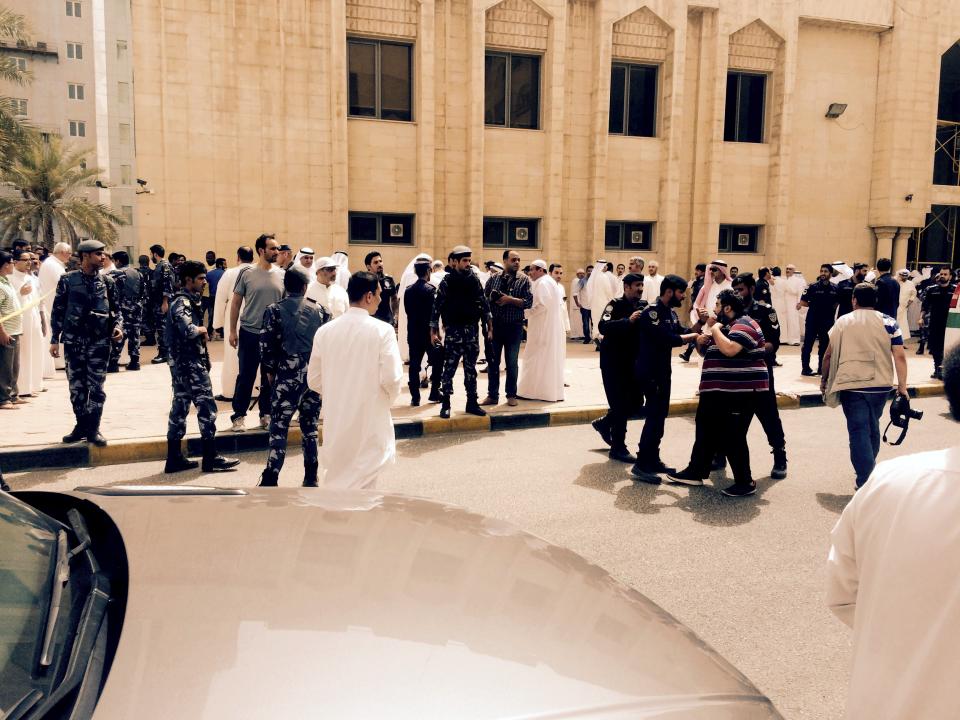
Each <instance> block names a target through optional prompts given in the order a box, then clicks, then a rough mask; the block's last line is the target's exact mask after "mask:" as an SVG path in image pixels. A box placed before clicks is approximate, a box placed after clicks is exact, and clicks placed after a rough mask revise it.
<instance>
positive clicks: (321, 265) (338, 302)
mask: <svg viewBox="0 0 960 720" xmlns="http://www.w3.org/2000/svg"><path fill="white" fill-rule="evenodd" d="M314 265H316V266H317V277H316V279H315V280H314V281H313V282H311V283H310V285H308V286H307V293H306V297H307V299H309V300H313V301H314V302H315V303H317V305H321V306H323V309H324V310H326V311H327V312H328V313H330V317H331V318H338V317H340V316H341V315H343V314H344V313H345V312H346V311H347V310H348V309H349V307H350V300H349V299H348V298H347V291H346V290H344V289H343V288H342V287H340V286H339V285H338V284H337V263H336V261H335V260H334V259H333V258H328V257H322V258H318V259H317V261H316V262H315V263H314Z"/></svg>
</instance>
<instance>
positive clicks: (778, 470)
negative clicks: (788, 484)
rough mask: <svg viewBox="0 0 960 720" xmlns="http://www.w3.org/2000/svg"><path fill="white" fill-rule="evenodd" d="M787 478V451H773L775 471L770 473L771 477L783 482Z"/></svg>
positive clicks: (780, 449)
mask: <svg viewBox="0 0 960 720" xmlns="http://www.w3.org/2000/svg"><path fill="white" fill-rule="evenodd" d="M786 476H787V449H786V448H774V449H773V470H771V471H770V477H771V478H772V479H773V480H783V479H784V478H785V477H786Z"/></svg>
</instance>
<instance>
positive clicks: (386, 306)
mask: <svg viewBox="0 0 960 720" xmlns="http://www.w3.org/2000/svg"><path fill="white" fill-rule="evenodd" d="M396 294H397V283H395V282H394V280H393V278H392V277H390V276H389V275H381V276H380V307H378V308H377V311H376V312H375V313H374V314H373V316H374V317H375V318H377V319H378V320H383V321H384V322H386V323H390V324H391V325H392V324H393V308H392V307H391V306H390V301H391V300H393V298H394V297H395V296H396Z"/></svg>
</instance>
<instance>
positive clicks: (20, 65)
mask: <svg viewBox="0 0 960 720" xmlns="http://www.w3.org/2000/svg"><path fill="white" fill-rule="evenodd" d="M13 64H14V66H15V67H16V69H17V70H18V71H19V72H26V71H27V59H26V58H22V57H15V58H13Z"/></svg>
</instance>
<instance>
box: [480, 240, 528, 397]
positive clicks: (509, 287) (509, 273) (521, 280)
mask: <svg viewBox="0 0 960 720" xmlns="http://www.w3.org/2000/svg"><path fill="white" fill-rule="evenodd" d="M484 295H486V297H487V302H488V303H489V305H490V314H491V316H492V317H493V341H492V342H491V343H490V355H489V356H488V357H487V397H486V398H484V400H483V404H484V405H496V404H497V403H498V402H500V356H501V354H502V355H503V359H504V364H505V365H506V366H507V381H506V383H505V387H504V390H505V391H506V395H507V404H508V405H511V406H513V405H516V404H517V376H518V375H519V368H520V366H519V363H518V362H517V361H518V359H519V357H520V341H521V340H522V339H523V311H524V310H529V309H530V308H531V307H532V306H533V293H531V291H530V278H529V277H527V276H526V275H525V274H524V273H522V272H520V253H518V252H516V251H515V250H505V251H504V253H503V272H502V273H499V274H497V275H494V276H493V277H491V278H490V279H489V280H487V286H486V288H484Z"/></svg>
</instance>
